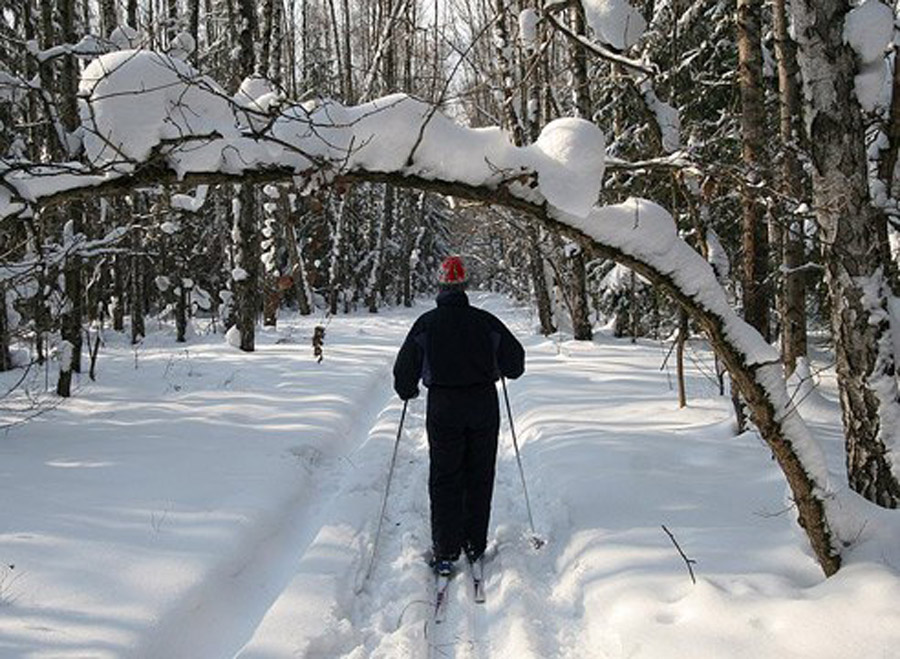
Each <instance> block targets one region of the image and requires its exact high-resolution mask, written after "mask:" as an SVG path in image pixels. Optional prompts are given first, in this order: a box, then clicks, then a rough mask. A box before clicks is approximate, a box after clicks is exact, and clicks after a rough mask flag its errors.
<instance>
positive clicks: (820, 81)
mask: <svg viewBox="0 0 900 659" xmlns="http://www.w3.org/2000/svg"><path fill="white" fill-rule="evenodd" d="M791 8H792V10H793V18H794V27H795V33H796V34H797V35H798V46H799V61H800V68H801V72H802V73H803V82H804V87H805V92H806V94H805V96H806V98H807V101H808V103H809V107H808V113H809V114H808V130H809V137H810V155H811V164H812V170H813V176H812V178H813V207H814V208H815V209H816V216H817V219H818V222H819V226H820V227H821V231H822V234H823V245H822V250H823V256H824V259H825V267H826V283H827V284H828V288H829V291H830V293H831V303H832V317H831V324H832V333H833V336H834V341H835V353H836V358H837V374H838V389H839V392H840V398H841V409H842V413H843V425H844V434H845V446H846V462H847V477H848V480H849V482H850V486H851V487H852V488H853V489H854V490H856V491H857V492H859V493H860V494H862V495H863V496H864V497H866V498H867V499H869V500H870V501H873V502H875V503H878V504H880V505H882V506H886V507H896V506H897V504H898V502H900V482H898V480H897V475H896V474H894V473H892V469H891V456H890V452H889V447H896V445H897V441H896V437H895V435H896V433H897V431H898V429H897V426H896V423H895V421H894V420H895V419H896V418H897V416H898V414H900V405H898V402H897V400H898V391H897V381H896V371H895V355H894V352H893V344H892V341H891V340H890V336H891V334H890V330H891V328H890V320H889V319H890V313H889V307H888V294H889V287H888V282H887V279H886V277H885V268H884V265H883V263H882V262H881V260H880V258H879V257H880V256H881V255H882V254H883V251H882V249H881V245H880V244H879V237H880V235H883V232H882V230H879V227H878V223H879V222H882V221H884V218H883V216H882V215H881V214H880V213H875V212H874V211H873V209H872V207H871V206H870V203H869V197H868V184H867V165H868V163H867V159H866V152H865V139H864V137H865V135H864V127H863V120H862V111H861V108H860V105H859V102H858V101H857V100H856V97H855V94H854V88H853V84H854V80H853V78H854V74H855V63H854V53H853V51H852V49H851V48H850V46H848V45H847V44H845V43H844V39H843V32H844V19H845V16H846V14H847V12H848V11H849V9H850V6H849V3H848V2H847V0H792V3H791ZM813 136H814V137H813Z"/></svg>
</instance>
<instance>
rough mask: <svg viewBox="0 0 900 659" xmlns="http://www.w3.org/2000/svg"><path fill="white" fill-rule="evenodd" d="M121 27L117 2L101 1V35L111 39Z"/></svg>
mask: <svg viewBox="0 0 900 659" xmlns="http://www.w3.org/2000/svg"><path fill="white" fill-rule="evenodd" d="M118 25H119V17H118V15H117V14H116V1H115V0H100V33H101V34H102V35H103V36H104V37H107V38H108V37H109V35H110V34H112V32H113V30H115V29H116V28H117V27H118Z"/></svg>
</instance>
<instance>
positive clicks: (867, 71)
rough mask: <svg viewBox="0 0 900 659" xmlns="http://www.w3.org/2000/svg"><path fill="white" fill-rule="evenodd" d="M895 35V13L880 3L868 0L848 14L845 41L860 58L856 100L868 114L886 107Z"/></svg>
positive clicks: (856, 81) (856, 80)
mask: <svg viewBox="0 0 900 659" xmlns="http://www.w3.org/2000/svg"><path fill="white" fill-rule="evenodd" d="M893 35H894V11H893V10H892V9H891V8H890V7H889V6H888V5H886V4H884V3H883V2H880V0H866V1H865V2H863V3H862V4H861V5H859V6H858V7H855V8H854V9H852V10H850V11H849V12H848V13H847V18H846V20H845V22H844V41H845V42H846V43H847V44H848V45H849V46H850V47H851V48H853V50H854V51H856V54H857V56H858V57H859V71H858V73H857V75H856V77H855V78H854V87H855V88H856V97H857V98H858V99H859V103H860V105H862V107H863V109H864V110H865V111H866V112H872V111H874V110H875V109H876V107H878V106H879V105H883V104H886V100H887V95H888V94H887V90H886V83H887V80H888V75H889V73H890V69H889V67H888V66H887V64H886V62H885V59H884V53H885V49H886V48H887V47H888V45H889V44H890V42H891V39H892V37H893Z"/></svg>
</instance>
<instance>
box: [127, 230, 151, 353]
mask: <svg viewBox="0 0 900 659" xmlns="http://www.w3.org/2000/svg"><path fill="white" fill-rule="evenodd" d="M143 281H144V235H143V229H142V228H141V227H139V226H134V227H133V228H132V230H131V286H130V287H129V291H128V292H129V295H128V308H129V311H130V315H131V343H132V345H134V344H137V343H140V342H141V341H142V340H143V338H144V337H145V336H146V335H147V332H146V330H145V329H144V291H143Z"/></svg>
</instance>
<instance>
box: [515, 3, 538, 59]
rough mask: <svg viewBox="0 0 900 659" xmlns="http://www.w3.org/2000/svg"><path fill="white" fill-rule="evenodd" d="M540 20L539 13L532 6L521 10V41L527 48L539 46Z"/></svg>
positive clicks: (532, 48)
mask: <svg viewBox="0 0 900 659" xmlns="http://www.w3.org/2000/svg"><path fill="white" fill-rule="evenodd" d="M538 21H539V17H538V13H537V12H536V11H535V10H534V9H532V8H531V7H528V8H526V9H523V10H522V11H521V12H519V41H521V42H522V46H523V47H524V48H525V49H526V50H534V49H535V48H537V41H538Z"/></svg>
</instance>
